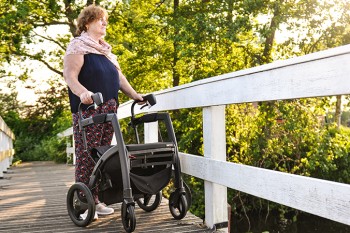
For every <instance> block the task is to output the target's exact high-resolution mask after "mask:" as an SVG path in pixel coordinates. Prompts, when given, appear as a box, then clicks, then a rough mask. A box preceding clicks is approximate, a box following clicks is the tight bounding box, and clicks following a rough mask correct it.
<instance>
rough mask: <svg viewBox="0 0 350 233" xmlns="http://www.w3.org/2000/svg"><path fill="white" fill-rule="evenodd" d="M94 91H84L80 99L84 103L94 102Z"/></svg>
mask: <svg viewBox="0 0 350 233" xmlns="http://www.w3.org/2000/svg"><path fill="white" fill-rule="evenodd" d="M93 94H94V93H92V92H91V91H84V92H82V93H81V94H80V96H79V97H80V101H81V102H82V103H83V104H93V103H94V101H93V100H92V98H91V96H92V95H93Z"/></svg>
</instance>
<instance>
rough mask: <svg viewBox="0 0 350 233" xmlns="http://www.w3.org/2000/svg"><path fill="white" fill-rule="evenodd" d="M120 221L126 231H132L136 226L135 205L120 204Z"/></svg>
mask: <svg viewBox="0 0 350 233" xmlns="http://www.w3.org/2000/svg"><path fill="white" fill-rule="evenodd" d="M122 223H123V227H124V230H125V231H126V232H133V231H134V230H135V227H136V217H135V206H133V205H128V206H127V205H126V204H125V203H124V202H123V204H122Z"/></svg>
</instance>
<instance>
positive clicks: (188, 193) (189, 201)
mask: <svg viewBox="0 0 350 233" xmlns="http://www.w3.org/2000/svg"><path fill="white" fill-rule="evenodd" d="M183 186H184V188H185V192H186V195H185V197H186V201H187V210H189V209H190V207H191V205H192V193H191V190H190V187H188V185H187V184H186V183H185V181H183Z"/></svg>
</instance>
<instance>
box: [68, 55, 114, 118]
mask: <svg viewBox="0 0 350 233" xmlns="http://www.w3.org/2000/svg"><path fill="white" fill-rule="evenodd" d="M78 81H79V82H80V83H81V84H82V85H83V86H84V87H85V88H86V89H88V90H89V91H91V92H93V93H96V92H101V93H102V95H103V100H104V102H106V101H108V100H110V99H113V98H115V99H116V100H118V91H119V88H120V84H119V74H118V70H117V68H116V67H115V66H114V65H113V63H112V62H111V61H110V60H109V59H108V58H107V57H106V56H104V55H100V54H94V53H89V54H86V55H84V64H83V66H82V67H81V70H80V73H79V76H78ZM68 92H69V100H70V107H71V111H72V113H77V112H78V106H79V103H80V98H79V97H78V96H76V95H74V94H73V92H72V91H71V90H70V88H68ZM87 107H88V105H83V108H82V109H83V111H84V110H86V108H87Z"/></svg>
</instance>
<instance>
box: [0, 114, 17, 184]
mask: <svg viewBox="0 0 350 233" xmlns="http://www.w3.org/2000/svg"><path fill="white" fill-rule="evenodd" d="M14 139H15V135H14V134H13V133H12V131H11V130H10V128H9V127H8V126H7V125H6V123H5V121H4V120H3V119H2V118H1V117H0V178H3V177H4V172H6V171H7V169H8V168H10V165H11V164H12V160H13V155H14V153H15V151H14V149H13V140H14Z"/></svg>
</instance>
